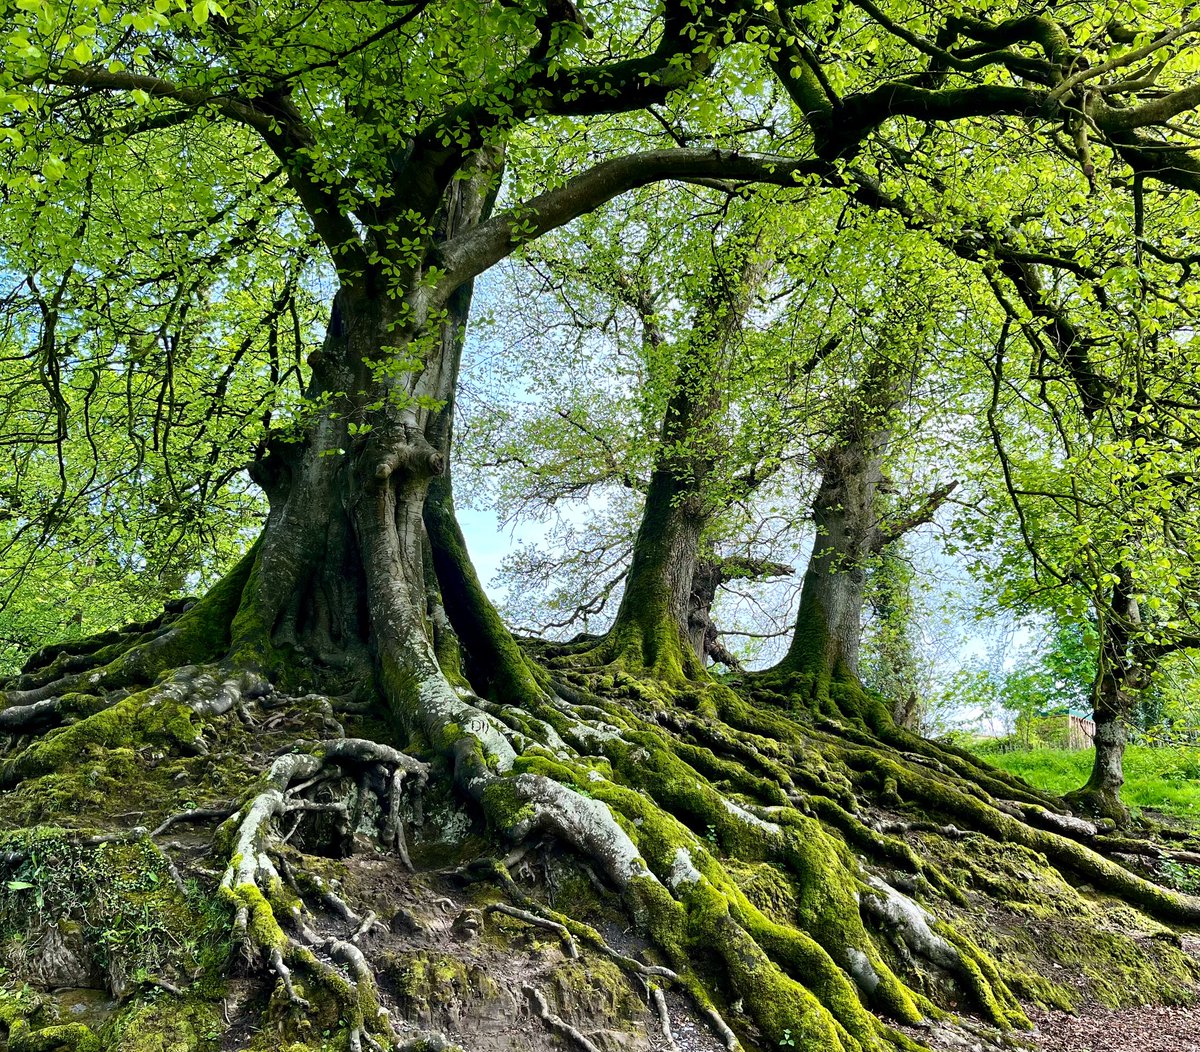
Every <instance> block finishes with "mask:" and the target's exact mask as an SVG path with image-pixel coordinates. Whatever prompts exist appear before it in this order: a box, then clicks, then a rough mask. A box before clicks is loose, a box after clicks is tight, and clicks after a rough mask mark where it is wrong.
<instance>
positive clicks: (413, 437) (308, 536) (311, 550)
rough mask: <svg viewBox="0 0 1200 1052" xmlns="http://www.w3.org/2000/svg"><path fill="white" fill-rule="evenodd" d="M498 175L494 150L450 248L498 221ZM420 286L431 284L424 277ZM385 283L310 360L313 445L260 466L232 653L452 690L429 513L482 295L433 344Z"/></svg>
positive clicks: (447, 216)
mask: <svg viewBox="0 0 1200 1052" xmlns="http://www.w3.org/2000/svg"><path fill="white" fill-rule="evenodd" d="M498 165H499V155H498V154H494V155H487V156H485V157H483V158H481V160H480V161H479V163H478V164H477V165H476V167H475V168H474V170H473V174H472V177H471V178H467V179H463V180H458V181H456V182H455V183H453V184H452V186H451V188H450V189H449V190H448V191H447V195H446V201H445V205H444V208H443V210H442V213H441V215H440V216H439V218H438V221H437V225H436V236H437V237H438V238H439V239H442V240H445V239H448V238H450V237H452V236H454V235H455V234H458V233H461V232H462V231H464V230H466V229H468V228H470V227H472V226H473V225H475V224H476V223H478V222H479V221H480V220H481V218H484V217H486V214H487V212H488V211H489V210H490V208H491V203H492V201H493V200H494V198H495V189H496V176H497V170H498ZM409 280H410V281H411V282H412V284H413V285H414V288H416V287H419V284H420V280H421V279H420V275H419V274H414V275H412V276H411V278H410V279H409ZM380 282H381V279H380V278H379V277H378V276H376V277H375V278H374V280H369V279H368V278H364V279H363V281H362V282H361V283H359V284H358V285H352V286H348V285H343V287H342V288H341V289H340V290H339V291H338V293H337V296H336V298H335V300H334V305H333V310H332V314H331V318H330V323H329V327H328V330H327V333H326V336H325V340H324V343H323V345H322V347H321V349H320V351H318V352H317V353H315V354H314V355H312V357H311V358H310V366H311V369H312V381H311V385H310V390H309V401H310V404H311V406H312V407H313V408H312V418H311V422H310V423H309V425H308V427H307V429H306V432H305V434H304V437H303V439H302V440H301V441H281V440H276V441H274V442H273V443H272V445H271V446H270V447H269V449H268V450H267V451H266V455H265V456H264V457H263V458H262V459H261V460H260V462H259V463H258V464H257V465H255V468H254V472H253V474H254V477H255V479H256V481H258V482H259V483H260V484H261V485H262V486H263V488H264V490H265V492H266V493H267V496H268V499H269V502H270V513H269V515H268V519H267V524H266V528H265V530H264V533H263V537H262V541H261V545H260V548H259V556H258V562H257V565H256V566H255V568H254V571H253V573H252V575H251V579H250V582H249V585H248V587H247V589H246V591H245V593H244V595H243V599H242V603H241V608H240V609H239V612H238V615H237V618H236V619H235V622H234V633H233V635H234V654H235V656H236V657H238V658H239V659H241V660H243V661H246V662H250V663H258V664H261V665H263V666H264V667H269V666H271V665H272V664H274V663H276V662H277V661H278V657H279V655H278V654H277V653H276V651H277V650H278V648H298V649H299V650H300V651H302V652H305V653H307V654H308V655H309V656H310V657H312V658H315V659H316V660H318V661H320V662H322V663H325V664H328V665H334V666H336V665H339V664H341V665H345V664H352V665H353V666H354V667H355V668H357V669H358V670H360V671H369V670H370V668H371V667H372V665H374V666H375V667H378V668H379V669H380V670H381V671H382V672H383V674H384V677H385V682H387V683H388V684H390V686H391V688H392V689H393V690H400V691H401V693H411V690H412V689H416V685H417V684H420V683H422V682H425V681H426V680H427V679H428V680H431V681H432V680H440V679H442V678H443V677H442V676H441V675H440V673H439V670H438V668H439V666H438V662H437V660H436V657H435V636H436V631H435V628H434V625H435V622H436V620H437V619H436V617H431V614H434V613H436V611H432V610H431V609H430V604H429V600H428V596H427V588H426V576H427V575H426V564H427V561H428V555H429V552H428V543H427V537H426V529H425V524H424V518H423V513H424V508H425V504H426V500H427V497H428V494H429V490H430V486H431V484H432V483H433V482H434V480H436V479H439V478H441V477H442V476H443V475H444V474H445V472H446V470H447V465H448V456H449V420H450V416H451V414H452V412H453V393H454V388H455V385H456V384H457V379H458V367H459V359H460V357H461V351H462V332H463V328H464V326H465V324H466V318H467V313H468V312H469V309H470V302H471V287H470V285H469V284H467V285H464V286H463V287H462V288H460V289H459V290H458V291H457V292H456V293H454V294H453V295H452V296H451V299H450V302H449V303H448V305H447V308H446V312H445V315H444V317H442V318H440V319H439V320H438V323H437V325H436V326H435V327H434V328H433V331H431V332H426V331H424V330H423V329H422V327H421V324H420V321H419V318H418V319H417V320H412V319H413V316H414V314H419V312H418V311H417V309H416V308H415V307H414V304H415V303H417V302H418V301H417V297H416V296H415V295H412V294H410V295H409V296H408V297H405V298H401V297H398V296H397V295H396V294H395V292H394V291H390V290H386V289H384V288H382V287H380ZM405 685H407V686H405ZM402 687H403V688H404V689H401V688H402ZM392 700H393V702H397V701H399V699H396V698H393V699H392Z"/></svg>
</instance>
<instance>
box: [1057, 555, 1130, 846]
mask: <svg viewBox="0 0 1200 1052" xmlns="http://www.w3.org/2000/svg"><path fill="white" fill-rule="evenodd" d="M1115 575H1116V578H1117V583H1116V584H1115V585H1113V590H1112V595H1111V597H1110V599H1109V603H1108V610H1107V613H1106V616H1105V617H1103V618H1102V619H1101V623H1100V626H1099V627H1100V643H1099V660H1098V661H1097V663H1096V678H1095V680H1094V682H1093V684H1092V709H1093V717H1094V719H1095V724H1096V734H1095V737H1094V738H1093V739H1092V740H1093V744H1094V745H1095V755H1094V757H1093V761H1092V771H1091V774H1090V775H1089V776H1088V780H1087V782H1086V784H1084V785H1083V786H1082V787H1081V788H1080V789H1078V790H1076V791H1075V792H1074V793H1071V794H1069V795H1068V799H1069V800H1070V801H1071V803H1072V804H1073V805H1074V806H1075V807H1077V808H1079V809H1081V810H1084V811H1087V812H1089V813H1091V814H1095V815H1099V816H1101V817H1103V818H1111V819H1112V820H1113V821H1115V822H1117V823H1118V824H1119V825H1126V824H1128V822H1129V811H1128V809H1127V808H1126V807H1125V805H1124V803H1122V801H1121V786H1123V785H1124V784H1125V768H1124V760H1125V745H1126V743H1127V740H1128V733H1127V723H1128V720H1129V716H1130V713H1131V712H1132V710H1133V704H1134V700H1135V697H1136V693H1137V691H1138V690H1139V689H1140V688H1142V687H1144V686H1145V681H1146V679H1147V674H1146V670H1145V669H1144V667H1143V666H1142V664H1141V663H1140V662H1139V660H1138V655H1137V653H1136V645H1135V643H1136V641H1135V638H1134V636H1135V633H1136V630H1137V625H1138V624H1139V622H1140V621H1141V614H1140V611H1139V609H1138V602H1137V599H1136V598H1135V596H1134V594H1133V592H1134V584H1133V575H1132V573H1131V572H1130V570H1129V568H1128V567H1126V566H1118V567H1117V568H1116V571H1115Z"/></svg>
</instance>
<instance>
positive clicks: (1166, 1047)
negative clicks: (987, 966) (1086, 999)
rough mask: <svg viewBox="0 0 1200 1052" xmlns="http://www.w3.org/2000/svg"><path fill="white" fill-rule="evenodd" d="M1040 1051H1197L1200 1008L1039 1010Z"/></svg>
mask: <svg viewBox="0 0 1200 1052" xmlns="http://www.w3.org/2000/svg"><path fill="white" fill-rule="evenodd" d="M1034 1022H1036V1023H1037V1033H1036V1034H1035V1035H1033V1040H1034V1043H1035V1046H1036V1047H1037V1048H1038V1049H1039V1050H1040V1052H1200V1007H1193V1008H1164V1007H1147V1008H1125V1009H1122V1010H1120V1011H1112V1010H1108V1009H1103V1008H1092V1009H1085V1010H1084V1011H1083V1012H1081V1014H1080V1015H1078V1016H1071V1015H1067V1014H1066V1013H1064V1012H1049V1013H1039V1014H1038V1015H1037V1016H1036V1017H1035V1019H1034Z"/></svg>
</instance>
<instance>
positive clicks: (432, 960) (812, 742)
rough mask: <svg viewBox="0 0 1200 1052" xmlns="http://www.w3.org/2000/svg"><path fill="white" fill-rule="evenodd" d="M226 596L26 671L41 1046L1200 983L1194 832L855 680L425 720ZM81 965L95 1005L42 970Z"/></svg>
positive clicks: (1071, 1001)
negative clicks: (1110, 813)
mask: <svg viewBox="0 0 1200 1052" xmlns="http://www.w3.org/2000/svg"><path fill="white" fill-rule="evenodd" d="M218 599H219V596H218ZM216 604H217V600H213V599H211V598H210V599H206V600H205V601H204V602H203V603H201V604H199V605H198V606H195V607H192V608H190V609H186V610H177V611H175V612H173V613H170V614H167V615H164V617H163V618H161V619H159V620H158V621H156V622H153V623H150V624H147V625H139V626H132V627H131V628H130V629H127V630H125V631H124V632H120V633H113V634H111V635H109V636H107V637H103V638H98V639H95V640H92V641H89V643H88V644H86V645H77V646H75V647H73V648H70V649H66V648H64V649H56V650H46V651H42V652H40V653H39V654H38V655H35V657H34V658H33V659H32V660H31V662H30V665H29V666H28V667H27V669H26V671H25V672H24V673H23V674H22V675H21V676H20V677H18V678H17V679H15V680H14V681H13V682H11V683H10V684H8V689H7V691H6V693H5V695H4V699H3V708H2V709H0V731H2V732H3V733H4V735H5V737H4V743H3V754H2V759H0V790H2V792H3V797H2V800H3V803H2V805H0V816H2V817H0V824H2V828H3V833H2V839H0V866H2V868H3V871H2V872H0V880H2V881H3V883H0V926H2V931H0V936H2V937H3V940H4V941H3V942H2V943H0V954H2V955H3V960H0V964H2V965H3V966H4V967H5V968H7V969H8V972H9V974H10V975H12V976H15V977H17V978H18V979H20V980H21V981H22V982H24V981H26V980H28V981H29V983H30V984H31V985H27V986H25V987H24V988H23V989H21V990H17V988H16V987H14V988H12V989H10V990H9V992H8V993H6V994H4V995H3V997H4V1000H3V1001H0V1007H2V1008H3V1013H2V1014H0V1026H5V1027H7V1034H8V1041H9V1044H10V1047H11V1048H13V1049H14V1050H17V1052H19V1050H20V1049H23V1048H29V1049H33V1048H43V1047H44V1048H51V1047H55V1048H57V1047H73V1048H81V1049H82V1048H99V1047H114V1048H123V1049H129V1050H134V1049H139V1048H141V1047H156V1048H157V1047H166V1046H163V1045H154V1046H142V1045H139V1044H138V1043H137V1042H138V1041H139V1040H142V1039H143V1038H144V1036H145V1035H146V1034H147V1033H157V1034H159V1035H160V1036H161V1035H162V1034H163V1033H166V1032H170V1033H172V1034H175V1035H176V1040H177V1041H178V1042H179V1044H178V1047H190V1046H191V1047H229V1048H240V1047H255V1048H258V1047H262V1048H266V1047H271V1048H274V1047H280V1045H281V1044H284V1043H287V1042H298V1043H300V1044H302V1045H306V1046H310V1047H320V1046H321V1045H322V1043H325V1044H330V1043H334V1044H340V1045H341V1046H342V1047H347V1048H349V1049H351V1050H355V1052H357V1050H358V1049H360V1048H362V1047H363V1046H366V1047H368V1048H372V1049H382V1048H410V1049H418V1048H428V1049H437V1048H452V1047H458V1046H460V1045H461V1046H462V1047H464V1048H467V1049H468V1050H469V1049H470V1048H471V1047H472V1036H473V1035H474V1037H475V1039H476V1041H477V1043H478V1037H479V1032H480V1029H479V1028H480V1027H484V1026H485V1025H492V1024H494V1023H496V1021H497V1019H498V1018H499V1017H501V1016H503V1017H505V1018H506V1020H507V1021H506V1023H505V1027H506V1032H509V1033H511V1035H514V1036H512V1038H511V1040H512V1041H513V1042H515V1043H513V1044H512V1045H511V1047H514V1048H516V1047H530V1048H532V1047H540V1046H539V1045H538V1044H537V1042H538V1041H540V1042H543V1043H546V1047H555V1046H554V1043H555V1042H557V1043H558V1044H557V1047H562V1045H564V1044H565V1045H567V1046H574V1047H577V1048H580V1049H584V1050H590V1052H599V1050H601V1049H606V1048H609V1047H615V1046H614V1045H613V1044H612V1042H613V1041H616V1040H617V1039H616V1038H614V1037H613V1036H612V1035H613V1033H614V1032H615V1031H618V1030H622V1029H623V1030H625V1031H627V1032H628V1034H633V1035H635V1038H636V1041H638V1042H640V1045H636V1046H635V1047H645V1048H665V1049H669V1048H674V1047H677V1044H676V1037H677V1035H678V1033H679V1032H680V1031H681V1028H682V1029H683V1030H686V1031H687V1032H688V1033H692V1032H693V1031H694V1032H695V1033H696V1034H698V1035H700V1036H699V1037H696V1038H695V1040H696V1041H700V1042H701V1045H699V1046H697V1047H714V1048H719V1047H724V1048H727V1049H731V1050H732V1049H736V1048H740V1047H744V1048H747V1049H753V1048H762V1049H774V1048H778V1047H797V1048H810V1049H833V1050H847V1052H866V1050H879V1049H891V1048H903V1049H915V1048H919V1047H949V1046H950V1045H952V1044H953V1043H954V1041H955V1040H962V1039H963V1038H962V1037H961V1035H962V1034H963V1033H964V1032H966V1031H970V1032H971V1033H972V1034H973V1035H974V1037H973V1040H985V1039H986V1035H987V1034H997V1033H1001V1032H1003V1031H1006V1030H1009V1029H1013V1028H1017V1029H1019V1028H1023V1027H1026V1026H1028V1019H1027V1009H1029V1008H1031V1007H1046V1006H1057V1007H1071V1006H1073V1005H1075V1004H1077V1003H1078V1002H1079V1001H1080V1000H1081V999H1085V998H1098V999H1101V1000H1107V1001H1110V1002H1116V1001H1119V1000H1121V999H1123V998H1127V999H1135V1000H1144V999H1158V1000H1177V999H1182V998H1185V997H1187V996H1189V995H1190V994H1191V993H1194V991H1195V989H1196V988H1197V986H1198V985H1200V962H1198V961H1197V959H1196V957H1195V955H1194V945H1195V944H1194V940H1193V939H1192V938H1191V937H1190V936H1187V935H1186V934H1183V935H1181V934H1180V933H1181V932H1185V933H1186V930H1187V929H1189V928H1193V927H1196V926H1197V925H1200V901H1198V900H1196V899H1194V898H1190V897H1189V896H1187V895H1185V894H1183V893H1181V892H1179V891H1176V890H1172V889H1171V888H1170V887H1168V886H1165V884H1164V882H1163V880H1162V878H1161V871H1160V867H1161V865H1162V863H1163V862H1164V861H1165V862H1172V861H1174V862H1183V863H1185V864H1190V863H1194V862H1197V861H1200V856H1198V855H1197V854H1196V851H1197V844H1196V843H1195V841H1194V840H1193V839H1189V834H1188V833H1187V832H1186V831H1174V830H1171V829H1166V828H1163V827H1156V828H1154V829H1150V828H1148V827H1147V828H1144V829H1140V830H1139V831H1138V832H1137V833H1136V834H1134V833H1129V832H1119V831H1117V830H1115V829H1113V828H1111V827H1109V826H1106V825H1105V824H1104V823H1100V824H1096V823H1092V822H1088V821H1085V820H1083V819H1080V818H1077V817H1074V816H1072V815H1071V814H1070V813H1069V812H1068V811H1067V810H1066V808H1065V807H1064V806H1063V804H1062V802H1061V801H1059V800H1056V799H1054V798H1051V797H1048V796H1046V795H1044V794H1042V793H1039V792H1037V791H1035V790H1034V789H1032V788H1030V787H1029V786H1028V785H1026V784H1024V783H1023V782H1020V781H1019V780H1016V779H1014V778H1011V777H1009V776H1007V775H1004V774H1001V773H999V772H997V771H995V770H993V769H991V768H988V767H986V766H984V765H981V764H980V763H979V762H977V761H976V760H974V759H972V758H971V757H970V756H968V755H967V754H964V753H960V752H958V751H956V750H954V749H951V748H948V747H945V746H943V745H939V744H936V743H931V742H928V741H925V740H922V739H919V738H917V737H915V736H913V735H911V734H908V733H907V732H904V731H901V730H899V729H897V728H896V727H895V726H893V725H892V723H891V721H890V719H889V717H888V716H887V713H886V709H885V707H884V706H883V705H882V703H881V702H880V701H879V700H878V699H874V698H872V697H871V696H869V695H868V694H867V693H865V692H864V691H863V690H862V689H861V688H860V687H859V686H858V685H857V684H856V683H854V682H852V681H849V680H847V681H837V680H835V681H834V682H833V683H832V684H829V683H826V684H823V685H820V686H819V687H814V685H813V682H812V681H810V680H809V679H806V678H805V677H790V678H784V677H777V678H774V679H772V678H771V677H767V676H757V677H755V676H748V677H745V678H743V679H742V680H741V681H739V682H737V683H735V684H732V685H721V684H717V683H713V682H707V681H705V682H694V683H688V682H686V681H680V682H675V683H673V684H668V683H664V681H663V680H662V679H661V678H659V677H653V676H649V675H646V676H641V675H637V674H636V673H635V672H633V671H631V670H630V669H628V668H627V667H626V666H625V665H624V664H622V663H620V662H612V661H609V662H607V663H604V664H594V663H593V662H595V661H596V660H597V657H596V652H595V651H594V650H593V651H586V652H583V653H582V654H578V653H577V654H574V655H573V654H572V653H570V651H569V650H567V651H564V652H560V653H558V654H550V653H543V654H541V655H540V661H541V662H542V664H541V665H540V666H539V673H538V682H539V683H540V684H541V687H540V689H539V690H537V691H536V692H533V693H532V694H531V696H530V697H528V698H527V699H526V700H525V702H524V703H523V704H520V705H515V704H503V703H499V702H495V701H489V700H487V699H484V698H481V697H479V696H477V695H475V694H473V693H472V692H471V691H470V690H468V689H467V688H466V687H462V686H460V687H455V688H450V687H449V686H447V687H446V689H445V690H444V691H442V692H440V693H438V694H436V696H435V695H433V694H429V695H425V694H422V692H420V691H418V692H416V694H415V696H414V700H413V702H412V706H411V707H410V709H409V710H408V711H398V710H397V709H396V708H395V706H391V707H389V706H388V705H384V704H381V702H380V700H379V696H378V694H377V692H376V690H375V688H374V687H373V686H369V685H368V686H366V687H365V688H364V685H363V684H362V683H361V682H359V683H357V684H350V683H344V682H343V683H338V682H337V680H336V678H329V677H328V676H324V675H323V674H322V673H321V672H320V670H319V669H316V668H313V667H311V666H307V665H305V664H304V663H302V662H296V663H294V664H293V665H292V666H291V668H290V671H289V672H288V674H287V676H286V677H283V678H280V679H279V682H272V681H271V680H269V679H268V678H267V677H265V676H264V675H262V674H260V673H254V672H251V671H248V670H247V669H246V668H245V667H242V666H241V665H239V664H238V663H237V662H236V661H231V660H230V659H229V658H228V643H227V639H228V637H227V635H226V636H224V637H222V636H221V634H220V633H216V634H215V635H214V632H213V628H212V624H213V620H214V618H216V617H218V616H223V615H221V613H220V610H217V611H216V613H214V609H215V608H216ZM214 639H215V642H214ZM196 656H199V658H200V659H201V662H202V663H200V664H191V663H188V662H187V660H185V659H187V658H192V659H193V660H194V659H195V657H196ZM351 687H354V689H350V688H351ZM48 917H49V918H52V922H51V923H49V924H48V922H47V918H48ZM51 929H53V931H54V932H55V933H56V934H54V935H53V936H52V937H51V936H50V935H49V932H50V930H51ZM51 951H53V952H51ZM439 969H440V970H439ZM88 985H93V986H96V987H100V988H103V989H105V990H106V991H107V992H108V994H109V995H111V996H113V997H115V998H116V1000H117V1005H116V1008H115V1009H113V1010H110V1012H109V1014H108V1015H107V1016H106V1017H105V1018H104V1019H99V1020H94V1021H89V1022H87V1023H84V1022H77V1021H72V1020H71V1019H70V1018H69V1016H68V1015H66V1014H64V1013H63V1011H62V1010H61V1005H56V1002H55V999H54V998H53V997H50V996H43V995H42V994H40V993H39V992H38V991H39V989H47V988H50V987H53V986H80V987H82V986H88ZM14 990H17V992H13V991H14ZM449 990H452V991H453V997H451V996H450V995H449V994H448V993H447V991H449ZM489 1005H490V1006H491V1007H490V1008H489ZM231 1006H232V1007H231ZM497 1006H500V1007H497ZM472 1013H474V1015H472ZM489 1013H490V1015H489ZM489 1019H491V1021H492V1022H491V1023H490V1024H489V1023H488V1022H487V1021H488V1020H489ZM480 1020H483V1022H480ZM472 1028H474V1029H472ZM628 1034H627V1035H626V1037H628ZM518 1035H523V1036H518ZM537 1035H540V1037H539V1036H537ZM955 1035H959V1036H958V1037H957V1038H956V1037H955ZM980 1035H984V1036H980ZM54 1042H58V1043H57V1044H54ZM206 1042H207V1044H206ZM521 1042H525V1043H524V1044H522V1043H521ZM705 1043H706V1044H705ZM171 1047H176V1046H171ZM479 1047H487V1048H492V1047H510V1046H505V1045H496V1044H495V1043H494V1042H493V1044H486V1043H484V1044H480V1045H479Z"/></svg>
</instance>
